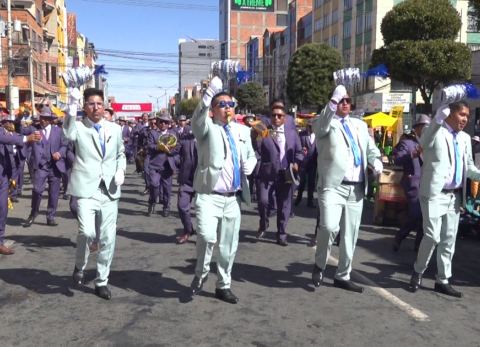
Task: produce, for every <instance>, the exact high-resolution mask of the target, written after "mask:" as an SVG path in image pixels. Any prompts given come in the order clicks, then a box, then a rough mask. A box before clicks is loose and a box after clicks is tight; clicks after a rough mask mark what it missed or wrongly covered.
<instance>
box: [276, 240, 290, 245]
mask: <svg viewBox="0 0 480 347" xmlns="http://www.w3.org/2000/svg"><path fill="white" fill-rule="evenodd" d="M277 245H280V246H282V247H287V246H288V242H287V240H283V239H277Z"/></svg>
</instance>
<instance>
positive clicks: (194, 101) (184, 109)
mask: <svg viewBox="0 0 480 347" xmlns="http://www.w3.org/2000/svg"><path fill="white" fill-rule="evenodd" d="M199 102H200V99H199V98H191V99H183V100H182V101H180V105H179V106H178V114H179V115H180V114H183V115H185V116H187V117H191V116H192V115H193V111H195V108H196V107H197V105H198V103H199Z"/></svg>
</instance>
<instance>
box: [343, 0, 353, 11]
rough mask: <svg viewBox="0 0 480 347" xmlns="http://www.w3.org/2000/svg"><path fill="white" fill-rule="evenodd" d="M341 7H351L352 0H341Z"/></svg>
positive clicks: (347, 8)
mask: <svg viewBox="0 0 480 347" xmlns="http://www.w3.org/2000/svg"><path fill="white" fill-rule="evenodd" d="M343 8H344V9H345V10H349V9H351V8H352V0H343Z"/></svg>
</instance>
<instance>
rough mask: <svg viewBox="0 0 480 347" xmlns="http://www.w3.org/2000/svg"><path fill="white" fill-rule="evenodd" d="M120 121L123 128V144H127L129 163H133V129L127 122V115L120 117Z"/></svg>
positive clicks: (126, 152)
mask: <svg viewBox="0 0 480 347" xmlns="http://www.w3.org/2000/svg"><path fill="white" fill-rule="evenodd" d="M118 123H119V124H120V127H121V128H122V138H123V145H124V146H125V156H126V157H127V163H129V164H131V163H133V149H132V140H131V139H130V133H131V129H130V126H129V125H128V124H127V119H126V118H125V116H120V117H118Z"/></svg>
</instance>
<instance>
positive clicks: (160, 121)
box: [158, 120, 170, 124]
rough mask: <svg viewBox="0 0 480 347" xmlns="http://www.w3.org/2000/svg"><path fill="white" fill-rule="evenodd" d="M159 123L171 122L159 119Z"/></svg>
mask: <svg viewBox="0 0 480 347" xmlns="http://www.w3.org/2000/svg"><path fill="white" fill-rule="evenodd" d="M158 123H160V124H170V122H168V121H166V120H159V121H158Z"/></svg>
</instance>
